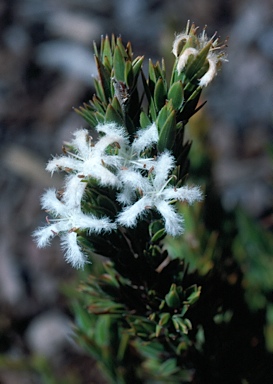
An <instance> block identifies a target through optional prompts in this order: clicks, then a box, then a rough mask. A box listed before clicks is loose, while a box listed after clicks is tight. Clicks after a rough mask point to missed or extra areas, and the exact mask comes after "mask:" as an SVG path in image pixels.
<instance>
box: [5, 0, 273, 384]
mask: <svg viewBox="0 0 273 384" xmlns="http://www.w3.org/2000/svg"><path fill="white" fill-rule="evenodd" d="M188 19H190V20H192V21H194V22H195V23H196V24H197V25H200V26H201V27H202V26H203V25H205V24H208V33H211V34H213V33H214V31H215V30H218V31H219V33H220V35H221V36H222V37H223V38H224V37H226V36H227V35H229V37H230V40H229V48H228V56H229V57H228V58H229V63H227V64H226V65H225V66H224V68H223V70H222V73H221V74H220V75H219V76H218V78H217V79H216V81H215V82H214V84H213V86H212V87H211V89H210V90H209V91H206V98H207V99H208V100H209V102H208V105H207V106H206V109H205V113H206V114H207V119H208V121H209V126H210V130H209V143H210V148H211V151H212V153H213V156H214V158H215V165H214V180H215V186H216V187H217V188H218V189H219V191H220V192H221V194H222V199H223V203H224V205H225V206H226V208H227V209H231V208H233V207H234V206H235V205H236V204H238V203H240V204H242V205H243V206H244V207H246V208H247V209H248V210H249V212H250V213H251V214H253V215H255V216H258V217H259V216H261V215H263V214H264V213H266V212H267V210H268V209H269V207H270V205H271V204H272V199H271V197H272V189H271V187H272V163H271V164H270V161H269V159H268V155H267V152H266V148H267V145H268V144H269V142H270V140H272V117H273V115H272V101H273V97H272V96H273V77H272V63H273V51H272V47H273V28H272V4H271V1H269V0H264V1H263V2H260V1H247V0H240V1H235V0H230V1H227V0H222V1H221V0H215V1H213V2H211V1H209V0H206V1H201V0H192V1H190V2H185V1H181V0H180V1H179V0H169V1H162V0H148V1H145V0H102V1H101V0H57V1H56V0H45V1H39V0H38V1H37V0H17V1H16V0H6V1H5V0H2V1H1V2H0V30H1V34H0V147H1V151H0V158H1V167H0V193H1V199H0V212H1V215H0V236H1V240H0V383H1V384H17V383H20V384H24V383H27V384H31V383H34V384H36V383H38V384H39V383H55V382H56V383H61V382H64V383H71V384H76V383H79V384H84V383H86V384H87V383H88V384H90V383H102V382H103V380H102V379H101V378H100V376H99V373H98V371H97V369H96V367H95V365H94V362H93V361H92V360H90V358H88V357H87V356H86V355H85V354H84V352H83V351H81V350H80V349H79V348H78V347H77V346H76V345H75V344H74V343H73V337H72V317H71V313H70V311H69V306H68V302H67V298H66V295H65V294H64V293H63V290H64V287H65V286H67V285H68V284H75V280H76V278H77V277H76V274H75V272H74V271H73V270H72V269H71V267H70V266H69V265H67V264H66V263H65V262H64V260H63V257H62V254H61V251H60V249H59V244H58V242H57V241H56V243H55V242H54V244H53V246H52V247H51V248H50V249H45V250H38V249H37V248H36V246H35V244H34V243H33V241H32V238H31V233H32V232H33V230H34V229H35V228H36V227H37V226H38V225H40V224H41V223H42V222H43V221H44V213H43V212H41V210H40V206H39V199H40V195H41V193H42V192H43V190H44V188H48V187H50V186H52V185H55V186H56V185H58V183H60V180H59V179H58V177H54V178H53V179H52V178H50V176H49V175H48V174H47V173H46V172H45V171H44V165H45V163H46V161H47V160H48V158H49V157H50V155H51V154H56V153H59V152H60V149H61V145H62V142H63V141H64V140H67V139H69V138H70V135H71V132H73V131H74V130H75V129H76V128H77V127H80V126H81V125H82V124H83V121H82V120H81V119H80V118H79V117H78V116H77V115H76V114H75V113H74V112H73V110H72V107H73V106H75V107H77V106H79V105H80V104H81V103H82V102H83V101H86V100H88V99H89V98H90V97H91V96H92V93H93V91H94V90H93V88H92V75H96V69H95V66H94V62H93V56H92V42H93V40H95V41H97V42H99V41H100V35H101V34H106V33H108V34H111V33H112V32H114V33H116V34H121V35H122V37H123V40H124V41H127V40H131V41H132V44H133V47H134V51H135V54H136V55H137V54H146V57H147V58H150V57H151V58H153V59H157V58H160V57H161V56H162V55H164V56H165V55H166V54H169V53H168V52H169V51H170V50H171V46H170V44H171V42H172V39H173V35H174V32H175V31H177V32H180V31H181V30H182V29H183V28H184V26H185V24H186V21H187V20H188ZM39 356H42V357H39ZM54 377H55V379H54ZM50 380H51V381H50ZM53 380H56V381H53ZM62 380H63V381H62Z"/></svg>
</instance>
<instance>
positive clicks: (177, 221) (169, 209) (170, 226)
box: [156, 200, 184, 236]
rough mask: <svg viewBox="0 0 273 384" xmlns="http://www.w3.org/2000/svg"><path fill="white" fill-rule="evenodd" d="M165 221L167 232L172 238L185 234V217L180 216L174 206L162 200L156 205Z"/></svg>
mask: <svg viewBox="0 0 273 384" xmlns="http://www.w3.org/2000/svg"><path fill="white" fill-rule="evenodd" d="M156 208H157V209H158V211H159V212H160V213H161V215H162V217H163V219H164V221H165V229H166V232H167V233H168V234H169V235H171V236H178V235H181V233H183V222H184V220H183V217H182V216H181V215H179V214H178V213H177V212H176V211H175V208H174V207H173V206H171V205H170V204H168V203H167V202H166V201H164V200H162V201H160V202H158V203H157V204H156Z"/></svg>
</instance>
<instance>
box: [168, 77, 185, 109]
mask: <svg viewBox="0 0 273 384" xmlns="http://www.w3.org/2000/svg"><path fill="white" fill-rule="evenodd" d="M168 99H169V100H172V105H173V108H174V109H175V110H179V109H180V108H181V107H182V104H183V102H184V89H183V84H182V81H177V82H175V83H174V84H173V85H172V86H171V88H170V89H169V92H168Z"/></svg>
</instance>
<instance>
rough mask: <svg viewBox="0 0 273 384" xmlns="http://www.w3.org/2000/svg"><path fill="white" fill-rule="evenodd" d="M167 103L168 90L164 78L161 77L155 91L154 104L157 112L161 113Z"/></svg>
mask: <svg viewBox="0 0 273 384" xmlns="http://www.w3.org/2000/svg"><path fill="white" fill-rule="evenodd" d="M165 101H166V90H165V86H164V82H163V79H162V77H160V78H159V79H158V80H157V82H156V85H155V91H154V102H155V107H156V109H157V111H159V110H160V109H161V108H162V107H163V106H164V104H165Z"/></svg>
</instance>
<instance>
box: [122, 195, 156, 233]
mask: <svg viewBox="0 0 273 384" xmlns="http://www.w3.org/2000/svg"><path fill="white" fill-rule="evenodd" d="M148 203H149V199H147V198H146V197H143V198H141V199H140V200H138V201H137V202H136V203H135V204H133V205H131V206H129V207H126V208H124V209H123V210H122V211H121V213H120V214H119V215H118V217H117V223H118V224H120V225H124V226H125V227H129V228H132V227H135V226H136V225H137V219H138V218H139V217H141V216H142V215H143V214H144V213H145V211H146V208H148V207H147V205H148Z"/></svg>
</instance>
